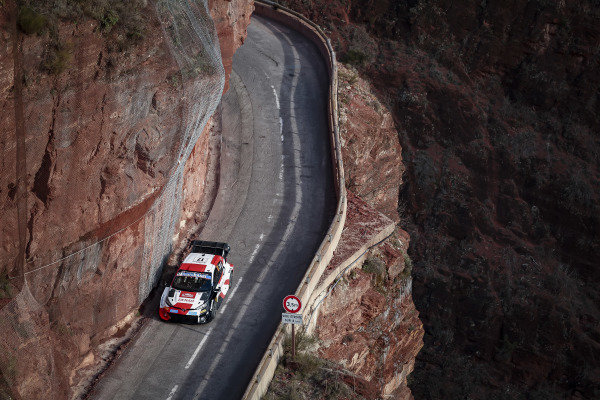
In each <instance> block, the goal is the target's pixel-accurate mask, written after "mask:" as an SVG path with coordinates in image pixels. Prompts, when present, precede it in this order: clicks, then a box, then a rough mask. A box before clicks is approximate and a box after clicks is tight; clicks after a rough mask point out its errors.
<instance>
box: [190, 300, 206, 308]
mask: <svg viewBox="0 0 600 400" xmlns="http://www.w3.org/2000/svg"><path fill="white" fill-rule="evenodd" d="M205 307H206V302H204V303H200V304H198V307H194V308H192V310H202V309H203V308H205Z"/></svg>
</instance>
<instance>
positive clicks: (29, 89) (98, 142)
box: [0, 1, 252, 398]
mask: <svg viewBox="0 0 600 400" xmlns="http://www.w3.org/2000/svg"><path fill="white" fill-rule="evenodd" d="M85 4H87V3H85ZM107 4H108V3H107ZM110 4H113V3H110ZM10 5H11V4H10V2H9V3H8V4H7V5H6V6H3V7H2V8H1V9H0V25H1V26H2V27H3V28H2V29H1V30H0V35H1V36H2V40H1V42H2V43H3V45H2V46H3V48H2V52H1V53H0V71H1V72H0V90H1V91H2V97H1V98H0V109H1V110H2V111H1V113H0V129H1V130H0V132H2V134H1V136H0V148H1V149H2V154H3V157H2V160H1V161H0V162H1V163H2V164H1V170H2V174H1V175H0V204H1V206H2V207H1V210H0V219H1V220H2V224H1V227H0V229H1V234H0V237H1V238H2V239H1V243H0V277H1V280H0V281H1V292H0V296H1V297H2V300H1V303H0V305H1V306H2V308H1V309H0V320H1V324H0V326H1V327H2V338H3V339H1V340H0V347H1V348H2V352H1V353H2V354H1V355H0V370H1V371H2V376H3V378H4V381H5V383H6V386H8V387H10V388H11V389H12V392H13V395H14V396H16V397H21V398H31V396H30V395H31V394H32V393H36V397H44V398H64V397H67V396H68V395H69V387H70V386H71V385H73V384H74V383H76V382H73V381H72V379H71V380H70V379H69V378H70V377H71V378H72V376H71V371H73V370H74V369H75V367H76V366H77V365H88V364H90V363H92V362H94V361H95V359H97V358H98V352H97V350H96V349H97V346H98V345H99V344H100V343H102V342H104V341H105V340H106V339H108V338H110V337H111V336H114V335H118V334H121V333H122V332H120V331H119V329H118V328H115V325H117V324H118V322H119V321H125V322H127V321H129V320H130V319H131V316H130V314H131V312H132V311H134V310H135V309H136V308H137V307H138V306H139V304H140V303H141V302H142V301H143V300H144V299H145V298H146V296H147V295H148V293H149V292H150V290H151V289H152V287H153V285H154V284H155V283H156V281H157V279H158V277H159V274H160V268H161V266H162V263H163V261H164V260H165V259H166V257H167V256H168V255H169V252H170V249H171V246H172V238H173V235H174V234H175V229H176V227H178V229H179V235H180V237H186V236H187V235H188V233H189V232H190V230H191V229H193V228H194V223H193V219H194V218H195V216H194V215H193V211H190V210H194V209H195V208H196V207H197V202H198V200H199V199H201V198H202V197H203V196H204V192H203V190H202V189H203V182H204V181H205V180H206V179H207V178H206V175H207V172H206V166H207V162H206V160H207V159H208V156H209V154H208V148H209V143H208V140H207V139H206V138H207V135H206V134H202V132H203V130H204V131H205V132H206V130H207V129H209V128H208V127H207V128H205V127H206V126H207V122H208V120H209V118H210V115H211V113H212V112H213V110H214V107H215V106H216V103H217V102H218V100H219V98H220V95H221V93H222V91H223V88H224V82H225V73H224V71H223V66H222V61H221V58H220V56H219V54H220V53H219V48H221V49H224V54H225V59H224V60H223V63H224V64H225V65H226V66H227V65H231V57H232V55H233V52H234V51H235V49H236V48H237V47H238V46H239V45H240V44H241V43H242V42H243V38H244V37H245V26H246V25H247V24H248V22H249V16H250V14H251V12H252V2H251V1H231V2H225V1H214V2H211V3H210V4H209V5H208V6H206V5H205V4H204V3H203V2H198V3H188V2H168V3H166V2H156V3H148V2H144V1H141V2H130V3H129V2H128V3H127V7H125V8H123V7H121V8H119V7H120V6H119V5H118V4H116V5H115V7H116V8H115V9H106V10H104V11H105V13H104V14H101V15H99V16H95V15H91V14H89V13H88V11H89V10H84V9H82V11H81V14H77V13H75V11H73V14H69V15H62V14H60V13H59V14H52V13H50V12H51V10H49V9H48V8H45V7H46V5H45V4H41V5H39V6H35V3H34V6H33V13H34V14H33V16H34V17H35V16H36V15H37V16H40V15H41V16H42V17H43V20H44V24H42V25H41V26H42V27H41V28H40V29H38V30H35V31H33V32H32V31H31V29H30V28H32V27H33V28H35V27H36V25H35V21H36V20H35V19H31V18H33V17H31V15H29V17H27V15H28V14H25V15H26V17H27V18H29V19H27V18H26V17H23V9H21V12H20V14H17V12H16V11H15V10H14V9H12V8H11V7H10ZM77 7H79V6H74V10H77ZM81 7H83V6H81ZM184 7H190V10H191V14H186V13H184V12H183V8H184ZM30 10H31V9H30ZM142 15H143V18H142V17H141V16H142ZM189 15H193V16H194V17H192V18H190V17H189ZM211 15H212V16H214V19H215V21H217V31H216V35H218V38H219V42H220V43H219V44H220V46H219V45H218V44H217V43H216V38H217V36H215V28H214V25H213V21H212V18H211ZM17 16H18V18H19V22H18V24H17V22H16V21H17ZM30 17H31V18H30ZM125 17H127V18H129V19H127V20H126V19H125ZM94 18H96V19H94ZM73 19H77V21H76V23H74V22H73ZM119 21H127V23H125V22H123V25H120V24H119ZM130 21H137V22H138V23H139V24H141V25H135V26H134V25H132V24H131V23H130ZM32 24H33V25H32ZM185 25H194V28H195V29H177V28H181V27H185ZM134 28H135V29H134ZM35 29H37V28H35ZM187 32H195V33H196V34H200V35H204V38H202V40H201V39H200V38H199V37H195V36H189V35H187ZM211 42H214V44H213V45H212V46H211V45H210V43H211ZM197 138H200V141H198V142H197ZM196 142H197V143H196ZM192 175H193V176H192ZM180 215H182V216H183V217H184V218H185V219H184V220H181V221H180ZM187 219H190V220H192V222H191V223H190V222H188V221H187ZM121 325H123V324H121ZM123 326H124V325H123ZM34 347H35V348H36V349H38V350H37V351H38V352H39V351H42V352H43V353H44V357H43V360H44V363H45V365H43V366H42V365H39V366H37V367H32V366H31V360H32V359H36V360H41V359H42V358H40V357H39V353H38V356H36V357H29V356H28V351H29V350H27V349H32V348H34ZM40 362H41V361H40ZM38 367H39V368H38Z"/></svg>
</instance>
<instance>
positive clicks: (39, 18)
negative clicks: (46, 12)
mask: <svg viewBox="0 0 600 400" xmlns="http://www.w3.org/2000/svg"><path fill="white" fill-rule="evenodd" d="M17 24H18V26H19V28H20V29H21V30H22V31H23V32H24V33H26V34H27V35H33V34H35V33H40V32H41V31H42V30H43V29H44V27H45V26H46V17H44V16H43V15H42V14H39V13H37V12H35V11H34V10H33V9H32V8H29V7H23V8H21V10H20V11H19V16H18V17H17Z"/></svg>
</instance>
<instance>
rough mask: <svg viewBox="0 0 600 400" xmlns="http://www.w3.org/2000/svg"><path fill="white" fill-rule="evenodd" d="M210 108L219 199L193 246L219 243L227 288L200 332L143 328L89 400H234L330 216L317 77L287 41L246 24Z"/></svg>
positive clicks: (283, 30) (308, 53)
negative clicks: (229, 273) (227, 250)
mask: <svg viewBox="0 0 600 400" xmlns="http://www.w3.org/2000/svg"><path fill="white" fill-rule="evenodd" d="M233 70H234V72H233V73H232V75H231V81H230V89H229V91H228V92H227V93H226V94H225V95H224V97H223V99H222V102H221V106H220V107H221V115H222V121H221V127H222V135H223V137H222V145H221V171H220V173H221V175H220V184H219V191H218V194H217V198H216V200H215V203H214V205H213V207H212V209H211V212H210V215H209V218H208V221H207V223H206V225H205V227H204V230H203V232H202V235H201V238H202V239H205V240H214V241H226V242H228V243H230V245H231V249H232V251H231V254H230V256H229V259H228V260H229V261H230V262H232V263H233V264H234V265H235V267H236V269H235V276H234V278H233V285H232V291H231V292H230V294H229V295H228V298H226V300H225V303H224V304H223V306H222V307H221V309H220V310H219V312H218V314H217V316H216V318H215V320H214V321H212V322H211V323H209V324H206V325H187V324H175V323H164V322H162V321H160V320H158V318H156V319H153V320H151V321H149V322H148V323H147V324H146V325H145V327H144V328H143V330H142V331H141V333H140V334H139V335H138V336H137V337H136V338H135V339H134V340H133V342H132V343H131V344H130V345H129V346H128V348H127V349H126V350H125V351H124V353H123V354H122V355H121V356H120V357H119V358H118V359H117V360H116V361H115V362H114V365H112V366H111V368H110V369H109V370H108V371H107V373H106V374H105V375H104V376H103V377H102V379H101V380H100V381H99V382H98V383H97V384H96V385H95V387H94V388H93V390H92V392H91V396H90V397H91V398H93V399H163V400H166V399H169V400H174V399H236V398H240V397H241V396H242V395H243V393H244V390H245V388H246V386H247V384H248V382H249V381H250V379H251V377H252V374H253V373H254V369H255V368H256V366H257V365H258V363H259V361H260V359H261V357H262V355H263V353H264V351H265V349H266V348H267V345H268V343H269V341H270V339H271V337H272V335H273V333H274V331H275V329H276V327H277V325H278V323H279V321H280V319H281V311H282V306H281V301H282V299H283V297H284V296H285V295H287V294H289V293H292V292H294V291H295V289H296V287H297V286H298V284H299V283H300V280H301V279H302V276H303V275H304V273H305V272H306V268H307V266H308V265H309V263H310V261H311V259H312V257H313V256H314V253H315V251H316V250H317V248H318V246H319V244H320V243H321V241H322V239H323V237H324V236H325V233H326V230H327V228H328V227H329V224H330V223H331V221H332V218H333V215H334V213H335V203H336V199H335V186H334V183H333V173H332V168H331V158H330V150H329V149H330V146H329V136H328V130H327V114H326V110H327V76H328V75H327V69H326V66H325V63H324V61H323V59H322V57H321V55H320V53H319V51H318V50H317V48H316V47H315V46H314V44H312V43H311V42H310V41H308V40H307V39H306V38H305V37H304V36H302V35H300V34H299V33H297V32H295V31H293V30H291V29H289V28H287V27H284V26H282V25H279V24H277V23H275V22H271V21H269V20H266V19H263V18H261V17H258V16H254V17H253V21H252V23H251V24H250V26H249V27H248V38H247V40H246V42H245V44H244V45H243V46H242V47H241V48H240V49H238V51H237V53H236V55H235V57H234V64H233Z"/></svg>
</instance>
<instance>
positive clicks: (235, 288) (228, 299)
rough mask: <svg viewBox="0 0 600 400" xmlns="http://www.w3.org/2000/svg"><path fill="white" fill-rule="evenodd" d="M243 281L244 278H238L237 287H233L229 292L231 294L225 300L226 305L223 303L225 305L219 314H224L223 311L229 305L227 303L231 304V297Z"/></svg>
mask: <svg viewBox="0 0 600 400" xmlns="http://www.w3.org/2000/svg"><path fill="white" fill-rule="evenodd" d="M243 280H244V277H243V276H242V277H241V278H240V280H239V282H238V283H237V285H235V287H234V288H233V290H232V291H231V294H230V295H229V297H228V298H227V303H225V305H224V306H223V309H222V310H221V313H224V312H225V309H226V308H227V306H228V305H229V303H231V299H232V298H233V295H235V292H236V290H237V289H238V288H239V287H240V285H241V284H242V281H243Z"/></svg>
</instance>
